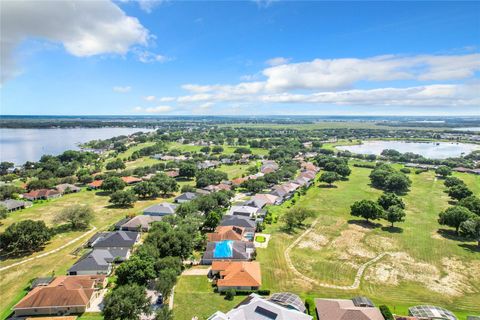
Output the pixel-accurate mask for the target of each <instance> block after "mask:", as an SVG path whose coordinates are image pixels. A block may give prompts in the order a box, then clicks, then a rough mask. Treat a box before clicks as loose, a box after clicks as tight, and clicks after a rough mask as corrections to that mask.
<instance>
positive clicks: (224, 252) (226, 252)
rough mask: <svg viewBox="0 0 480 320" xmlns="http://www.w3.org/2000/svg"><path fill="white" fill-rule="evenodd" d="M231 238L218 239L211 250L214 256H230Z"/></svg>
mask: <svg viewBox="0 0 480 320" xmlns="http://www.w3.org/2000/svg"><path fill="white" fill-rule="evenodd" d="M232 243H233V241H232V240H225V241H220V242H218V243H217V244H216V245H215V250H214V251H213V257H214V258H217V259H218V258H231V257H232Z"/></svg>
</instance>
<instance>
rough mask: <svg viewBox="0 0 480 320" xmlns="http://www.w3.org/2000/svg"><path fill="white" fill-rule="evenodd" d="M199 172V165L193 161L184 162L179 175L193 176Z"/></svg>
mask: <svg viewBox="0 0 480 320" xmlns="http://www.w3.org/2000/svg"><path fill="white" fill-rule="evenodd" d="M196 173H197V167H196V166H195V164H193V163H182V164H181V165H180V169H179V170H178V175H179V176H180V177H185V178H193V177H195V174H196Z"/></svg>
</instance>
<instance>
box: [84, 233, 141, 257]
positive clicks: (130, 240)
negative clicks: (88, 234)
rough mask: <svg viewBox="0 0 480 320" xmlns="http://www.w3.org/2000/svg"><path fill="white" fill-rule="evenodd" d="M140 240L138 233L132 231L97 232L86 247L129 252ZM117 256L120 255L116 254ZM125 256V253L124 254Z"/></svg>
mask: <svg viewBox="0 0 480 320" xmlns="http://www.w3.org/2000/svg"><path fill="white" fill-rule="evenodd" d="M139 239H140V233H138V232H134V231H112V232H99V233H97V234H96V235H94V236H93V237H92V238H91V239H90V240H89V241H88V245H89V246H90V247H92V248H95V249H121V250H124V251H129V250H130V249H131V248H132V247H133V246H134V245H135V243H137V241H138V240H139ZM117 255H118V256H121V255H122V254H120V253H118V254H117ZM124 255H125V256H127V253H125V254H124Z"/></svg>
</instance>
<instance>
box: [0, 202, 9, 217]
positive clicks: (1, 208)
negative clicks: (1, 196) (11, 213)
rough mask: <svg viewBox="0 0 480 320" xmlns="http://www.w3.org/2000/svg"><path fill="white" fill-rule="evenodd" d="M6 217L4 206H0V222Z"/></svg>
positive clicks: (6, 212)
mask: <svg viewBox="0 0 480 320" xmlns="http://www.w3.org/2000/svg"><path fill="white" fill-rule="evenodd" d="M7 215H8V209H7V207H5V206H4V205H1V204H0V220H1V219H5V218H6V217H7Z"/></svg>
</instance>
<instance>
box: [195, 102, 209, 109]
mask: <svg viewBox="0 0 480 320" xmlns="http://www.w3.org/2000/svg"><path fill="white" fill-rule="evenodd" d="M212 106H213V102H205V103H202V104H201V105H199V106H198V108H199V109H202V110H206V109H210V108H211V107H212Z"/></svg>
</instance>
